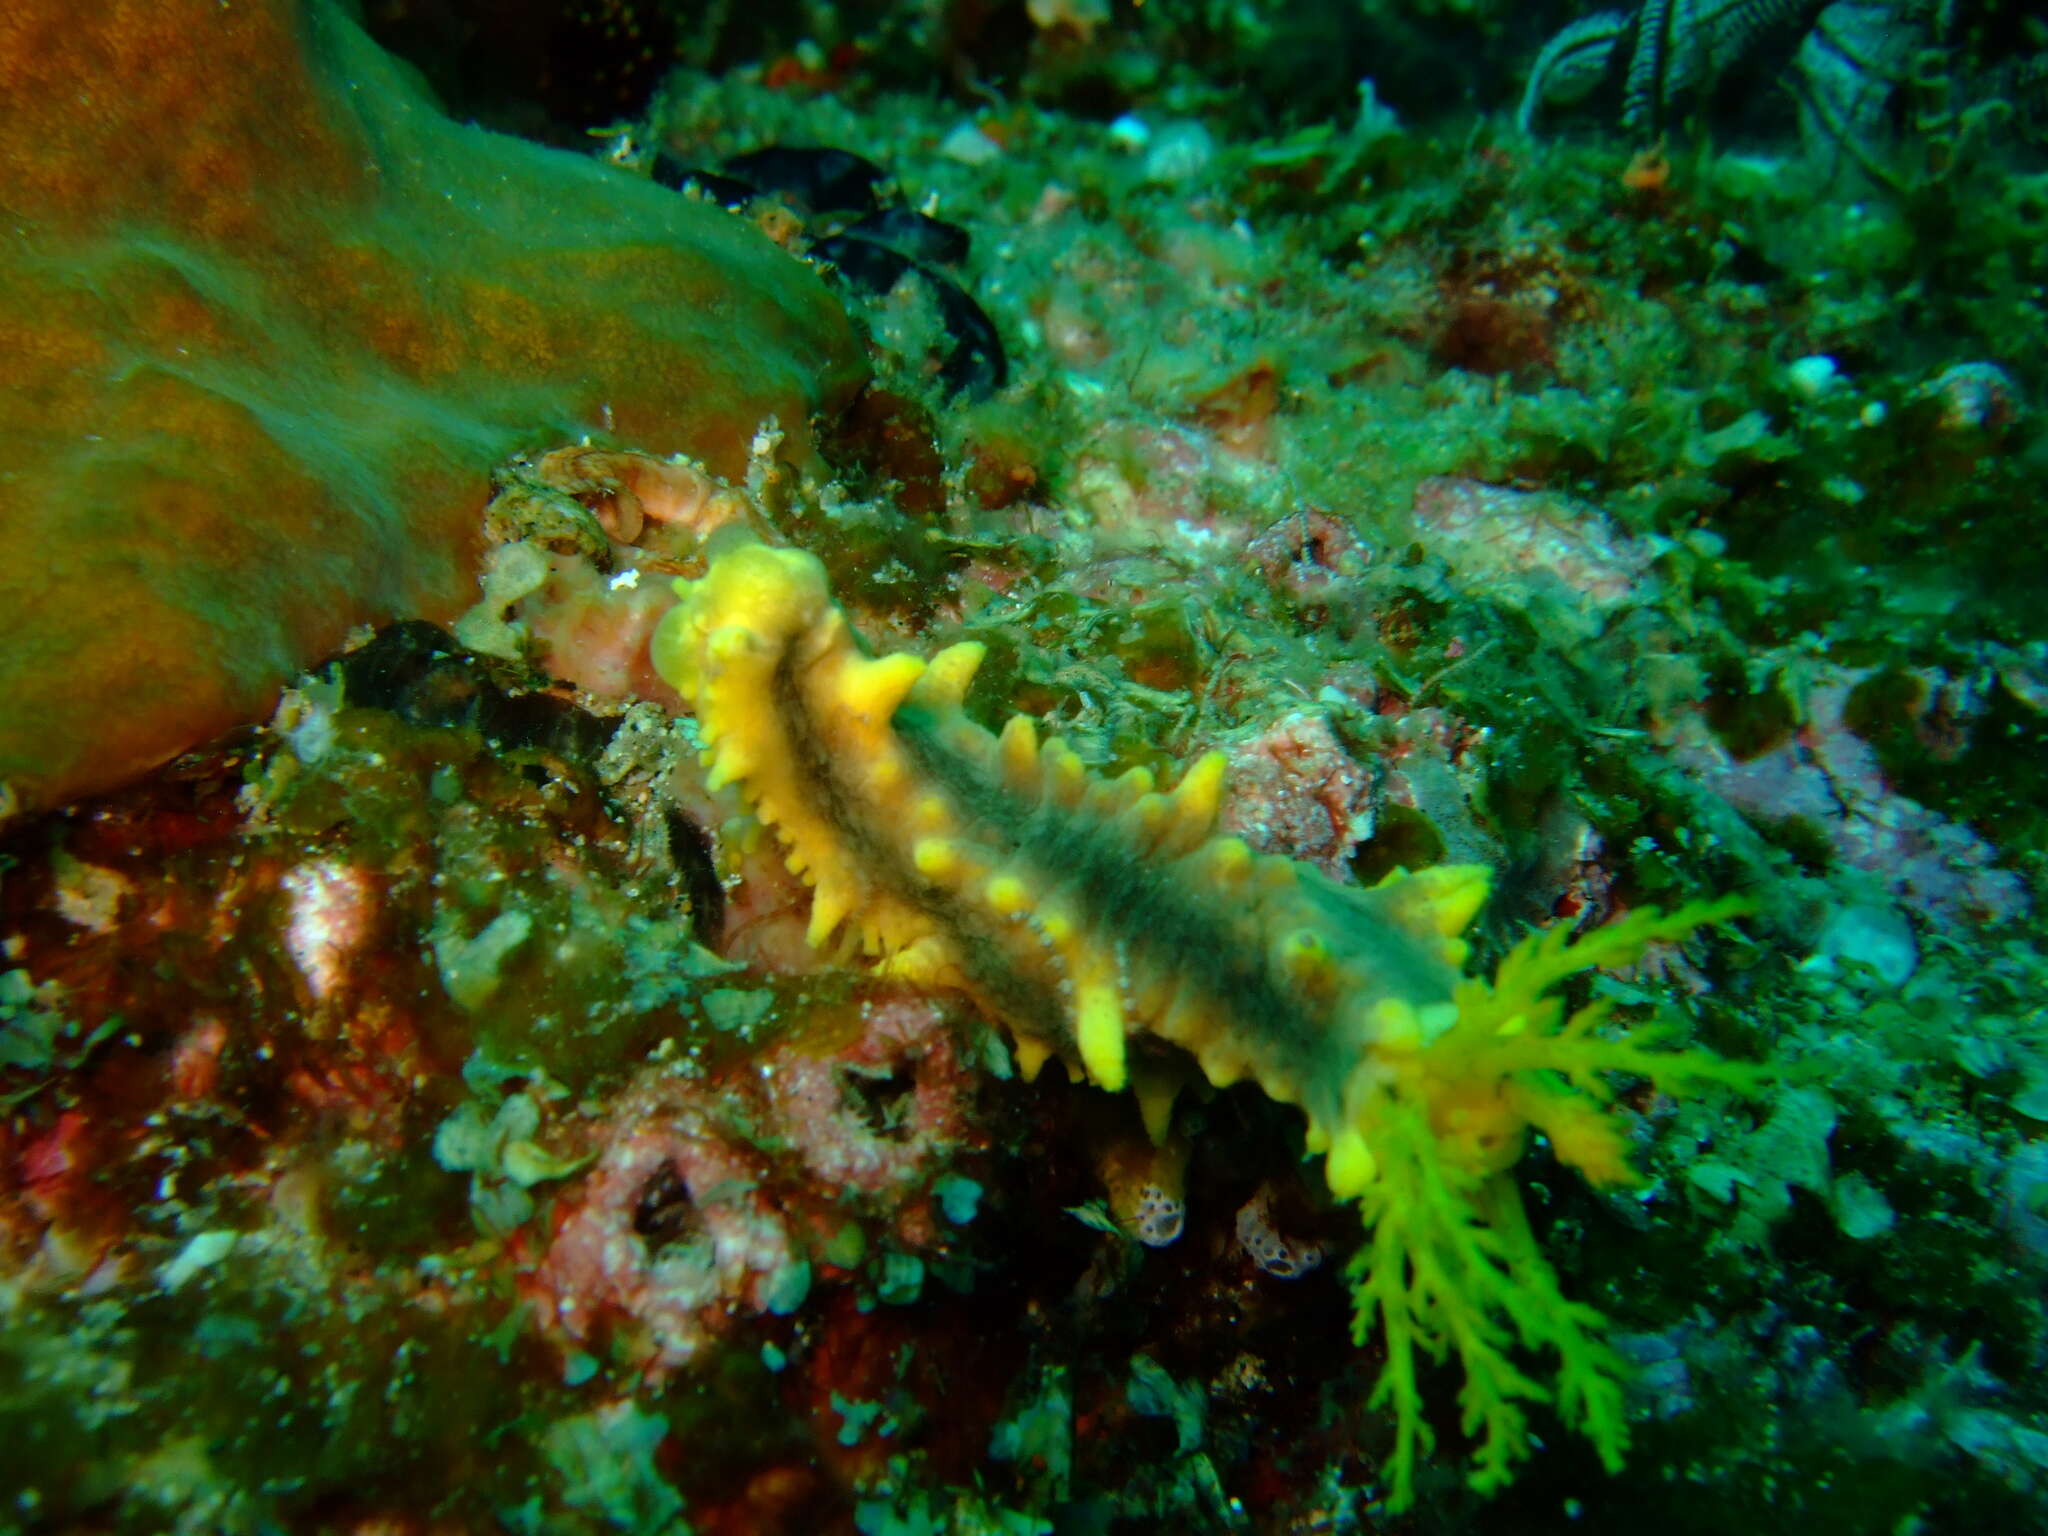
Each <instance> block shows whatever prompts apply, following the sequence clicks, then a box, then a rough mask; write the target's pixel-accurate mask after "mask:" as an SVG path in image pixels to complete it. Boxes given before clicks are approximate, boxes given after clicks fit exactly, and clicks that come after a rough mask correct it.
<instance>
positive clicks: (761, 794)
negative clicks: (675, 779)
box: [653, 544, 1487, 1193]
mask: <svg viewBox="0 0 2048 1536" xmlns="http://www.w3.org/2000/svg"><path fill="white" fill-rule="evenodd" d="M677 592H678V595H679V596H680V597H681V598H682V601H681V602H680V603H679V605H678V606H677V607H676V608H675V609H674V610H673V611H671V613H670V614H669V615H668V616H667V617H666V618H665V619H664V620H663V621H662V624H661V626H660V628H659V629H658V630H657V632H656V635H655V638H654V642H653V650H654V659H655V666H656V668H657V669H658V670H659V671H660V672H661V674H662V675H663V676H664V677H665V678H666V679H667V680H668V681H669V682H670V683H672V684H673V685H674V686H675V687H676V688H677V690H678V691H679V692H680V693H681V694H682V695H683V696H684V697H685V698H686V699H688V700H689V701H690V702H691V704H692V706H693V707H694V708H695V710H696V712H697V716H698V720H699V723H700V727H701V730H702V733H703V740H704V744H705V760H706V762H707V763H709V764H710V766H711V775H710V782H711V784H712V786H713V787H714V788H716V787H719V786H722V785H724V784H728V783H737V784H738V785H739V786H740V788H741V790H742V791H743V792H744V794H745V795H746V797H747V799H748V801H749V802H750V804H751V805H752V806H753V808H754V810H755V811H756V813H757V814H758V815H759V816H760V818H761V820H762V821H763V822H765V823H766V824H767V825H768V826H769V827H771V828H772V829H773V830H774V831H775V833H776V835H777V836H778V837H779V838H780V839H781V841H782V843H783V844H784V846H785V847H786V848H787V850H788V863H789V866H790V868H791V869H792V870H793V871H795V872H796V873H797V874H798V875H799V876H801V877H802V878H803V879H804V880H805V881H806V882H808V883H809V884H810V885H811V886H812V887H813V889H814V897H813V907H812V913H811V921H810V939H811V942H812V943H813V944H816V945H821V946H822V945H825V944H827V943H828V942H830V941H831V940H832V939H833V938H834V936H835V934H838V933H839V932H840V931H841V929H842V925H850V930H851V932H852V933H853V934H854V935H856V936H857V938H858V943H859V947H860V949H861V951H862V952H864V953H865V954H868V955H870V956H875V957H878V959H879V961H880V963H881V966H882V968H883V969H884V970H886V971H887V972H889V973H891V974H894V975H896V976H899V977H902V978H905V979H907V980H911V981H915V982H918V983H920V984H925V985H931V986H942V987H952V988H957V989H959V990H961V991H963V992H965V993H966V994H968V995H969V996H970V997H971V998H973V999H974V1000H975V1002H977V1003H978V1004H979V1005H980V1006H981V1007H982V1009H983V1010H985V1012H986V1013H987V1014H988V1016H989V1017H990V1018H992V1019H994V1020H995V1021H997V1022H998V1023H1000V1024H1001V1025H1003V1026H1004V1027H1005V1028H1006V1029H1007V1030H1008V1031H1009V1032H1010V1035H1011V1037H1012V1039H1013V1040H1014V1042H1015V1048H1016V1052H1017V1057H1018V1061H1019V1064H1020V1066H1021V1068H1022V1070H1023V1071H1024V1073H1025V1074H1026V1075H1027V1076H1035V1075H1036V1073H1037V1072H1038V1070H1039V1068H1040V1067H1041V1066H1042V1065H1043V1064H1044V1062H1045V1061H1046V1060H1047V1059H1048V1058H1049V1057H1051V1056H1058V1057H1059V1058H1060V1059H1061V1060H1062V1061H1063V1062H1065V1063H1066V1064H1067V1065H1068V1066H1069V1068H1070V1069H1077V1070H1078V1071H1080V1072H1081V1073H1084V1074H1085V1075H1086V1076H1087V1077H1088V1078H1089V1079H1090V1080H1092V1081H1093V1082H1095V1083H1097V1084H1099V1085H1100V1086H1102V1087H1104V1088H1106V1089H1110V1090H1117V1089H1121V1088H1124V1087H1126V1086H1128V1087H1130V1088H1132V1089H1133V1090H1134V1091H1135V1092H1136V1093H1137V1094H1138V1096H1139V1099H1140V1102H1141V1104H1142V1105H1143V1107H1144V1109H1145V1112H1146V1120H1147V1124H1148V1125H1149V1126H1150V1127H1151V1128H1152V1129H1153V1131H1154V1132H1155V1134H1156V1135H1163V1134H1164V1130H1165V1127H1166V1124H1167V1120H1168V1116H1169V1114H1170V1107H1171V1103H1172V1098H1173V1095H1174V1093H1175V1091H1176V1090H1177V1089H1178V1088H1179V1087H1180V1086H1181V1084H1182V1083H1183V1082H1184V1081H1185V1080H1186V1074H1185V1069H1184V1067H1182V1066H1181V1065H1180V1064H1179V1063H1180V1058H1178V1057H1176V1055H1175V1054H1174V1053H1173V1052H1170V1051H1168V1050H1166V1049H1164V1046H1165V1045H1171V1046H1175V1047H1179V1048H1181V1050H1183V1051H1185V1052H1186V1053H1187V1055H1188V1056H1191V1057H1192V1058H1193V1059H1194V1061H1195V1062H1196V1063H1197V1064H1199V1066H1200V1068H1201V1070H1202V1072H1203V1073H1204V1074H1205V1075H1206V1076H1207V1077H1208V1079H1209V1081H1210V1082H1212V1083H1214V1084H1216V1085H1218V1086H1223V1085H1227V1084H1230V1083H1234V1082H1237V1081H1239V1080H1240V1079H1242V1078H1245V1077H1251V1078H1253V1079H1255V1080H1256V1081H1257V1082H1258V1084H1259V1085H1260V1086H1261V1087H1262V1088H1263V1089H1264V1090H1265V1091H1266V1093H1268V1094H1269V1095H1271V1096H1272V1097H1273V1098H1274V1099H1276V1100H1280V1101H1282V1102H1285V1103H1290V1104H1297V1105H1299V1106H1300V1107H1301V1109H1302V1111H1303V1112H1304V1114H1305V1115H1306V1116H1307V1119H1308V1145H1309V1147H1310V1148H1311V1150H1314V1151H1327V1152H1329V1154H1330V1166H1329V1173H1330V1179H1331V1184H1332V1187H1333V1188H1335V1189H1337V1190H1339V1192H1343V1193H1348V1192H1351V1191H1352V1190H1354V1189H1355V1188H1356V1187H1357V1186H1358V1185H1359V1184H1360V1182H1361V1181H1362V1180H1364V1179H1365V1178H1368V1177H1369V1176H1370V1157H1369V1154H1368V1153H1367V1152H1366V1149H1365V1146H1364V1144H1363V1142H1362V1140H1361V1139H1360V1138H1359V1136H1358V1135H1357V1133H1356V1132H1355V1130H1354V1129H1353V1128H1352V1127H1353V1125H1354V1122H1355V1115H1354V1114H1353V1113H1352V1112H1351V1111H1352V1109H1353V1108H1354V1107H1355V1106H1350V1105H1348V1104H1347V1098H1348V1097H1353V1096H1355V1089H1356V1088H1357V1086H1358V1085H1359V1084H1360V1081H1361V1068H1363V1067H1365V1066H1366V1065H1367V1064H1368V1063H1369V1062H1370V1060H1371V1058H1372V1056H1373V1054H1374V1052H1375V1050H1376V1049H1381V1048H1388V1047H1391V1048H1394V1049H1400V1048H1402V1047H1404V1046H1405V1047H1411V1048H1412V1047H1414V1046H1418V1045H1421V1044H1423V1043H1425V1042H1426V1041H1427V1039H1428V1038H1429V1037H1430V1036H1431V1035H1432V1034H1434V1033H1435V1032H1437V1031H1439V1030H1441V1029H1442V1028H1443V1027H1445V1026H1446V1025H1447V1024H1448V1023H1449V1022H1450V1020H1451V1019H1452V1018H1453V1017H1454V1016H1455V1005H1454V1004H1453V1001H1452V995H1453V990H1454V988H1455V987H1456V985H1457V982H1458V979H1459V970H1460V967H1461V966H1462V964H1463V962H1464V959H1465V955H1466V945H1465V943H1464V941H1463V940H1462V939H1460V938H1459V937H1458V934H1459V933H1460V932H1461V930H1463V929H1464V927H1465V926H1466V924H1467V923H1468V922H1469V921H1470V919H1471V918H1472V916H1473V914H1474V913H1475V912H1476V911H1477V910H1478V909H1479V906H1480V904H1481V903H1482V901H1483V900H1484V899H1485V896H1486V891H1487V874H1486V871H1485V870H1483V869H1480V868H1477V867H1472V866H1454V867H1443V868H1437V869H1431V870H1425V871H1422V872H1420V873H1415V874H1406V873H1401V874H1396V875H1394V876H1392V877H1391V878H1389V879H1388V880H1386V881H1384V882H1382V883H1381V884H1380V885H1378V886H1376V887H1373V888H1372V889H1369V890H1368V889H1359V888H1354V887H1348V886H1343V885H1339V884H1338V883H1337V882H1336V881H1335V880H1332V879H1330V878H1329V877H1328V876H1325V875H1323V874H1322V873H1320V872H1319V871H1317V870H1315V869H1314V868H1312V867H1310V866H1308V865H1305V864H1299V863H1295V862H1293V861H1291V860H1288V859H1283V858H1278V857H1274V856H1271V855H1260V854H1255V853H1253V852H1252V851H1251V849H1250V848H1248V847H1247V846H1246V845H1245V844H1244V843H1243V842H1242V841H1241V840H1239V839H1237V838H1234V837H1216V836H1212V835H1211V832H1212V828H1213V826H1214V824H1215V820H1216V814H1217V807H1218V803H1219V799H1220V796H1221V791H1222V778H1223V759H1222V757H1221V756H1220V755H1219V754H1210V755H1208V756H1206V757H1203V758H1200V759H1198V760H1197V761H1196V762H1195V763H1194V764H1193V765H1192V766H1191V767H1190V768H1189V769H1188V770H1187V771H1186V773H1185V774H1183V775H1182V777H1181V780H1180V782H1179V785H1178V786H1177V787H1176V788H1175V789H1174V790H1173V791H1172V792H1171V793H1170V794H1169V793H1161V792H1160V791H1159V790H1157V789H1155V788H1154V786H1153V781H1152V777H1151V775H1150V774H1149V773H1147V772H1146V771H1144V770H1142V769H1133V770H1132V771H1130V772H1129V773H1126V774H1124V775H1123V776H1122V777H1121V778H1118V779H1115V780H1104V779H1100V778H1096V777H1094V776H1093V775H1091V774H1090V773H1089V772H1088V771H1087V770H1086V769H1085V768H1084V767H1083V765H1082V763H1081V760H1080V759H1079V758H1078V757H1077V756H1076V755H1075V754H1074V752H1073V751H1072V750H1071V749H1070V748H1069V747H1068V746H1067V745H1066V744H1065V743H1064V742H1062V741H1060V740H1059V739H1058V738H1051V739H1048V740H1046V741H1044V742H1041V741H1040V740H1039V738H1038V733H1037V730H1036V728H1035V727H1034V725H1033V724H1032V722H1031V721H1030V720H1029V719H1027V718H1024V717H1022V716H1018V717H1014V718H1012V719H1011V720H1010V722H1009V723H1008V725H1006V726H1005V727H1004V728H1003V731H1002V733H1001V735H1000V736H998V735H995V734H992V733H990V732H989V731H987V730H985V729H984V728H983V727H981V726H979V725H977V724H976V723H975V722H974V721H973V720H971V719H970V718H968V716H967V715H966V713H965V712H964V711H963V710H962V707H961V703H962V698H963V696H964V694H965V692H966V690H967V687H968V684H969V682H970V681H971V680H972V678H973V676H974V671H975V668H976V667H977V665H978V664H979V663H980V661H981V658H982V647H981V646H979V645H977V644H973V643H966V644H960V645H955V646H952V647H950V648H948V649H946V650H943V651H941V652H939V653H938V654H937V655H936V656H934V657H932V658H931V659H930V660H929V661H926V660H924V659H921V658H919V657H916V656H912V655H907V654H897V655H890V656H880V657H870V656H868V655H865V654H864V653H863V651H862V649H861V647H860V646H859V645H858V643H857V642H856V640H855V637H854V635H853V632H852V630H851V628H850V626H849V625H848V624H847V622H846V619H845V616H844V615H843V614H842V613H841V612H840V611H839V609H838V608H837V607H836V606H835V605H834V604H833V602H832V600H831V597H830V594H829V592H828V591H827V588H826V583H825V574H824V569H823V567H822V566H821V565H820V564H819V562H818V561H817V560H816V559H815V558H814V557H812V556H810V555H808V554H805V553H803V552H801V551H798V550H789V549H771V548H768V547H767V546H765V545H760V544H743V545H741V546H739V547H737V548H734V549H730V550H728V551H727V552H725V553H723V554H721V555H720V556H719V557H718V558H717V559H715V560H714V561H713V562H712V564H711V566H710V569H709V571H708V572H707V574H706V575H705V576H704V578H703V579H702V580H701V581H697V582H679V583H677Z"/></svg>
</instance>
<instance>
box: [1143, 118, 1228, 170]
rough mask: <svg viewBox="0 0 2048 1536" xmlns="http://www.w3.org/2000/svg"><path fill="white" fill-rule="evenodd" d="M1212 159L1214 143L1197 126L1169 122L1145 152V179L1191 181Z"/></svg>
mask: <svg viewBox="0 0 2048 1536" xmlns="http://www.w3.org/2000/svg"><path fill="white" fill-rule="evenodd" d="M1215 157H1216V140H1215V139H1214V138H1213V137H1211V136H1210V133H1209V130H1208V129H1206V128H1204V127H1203V126H1202V125H1201V124H1200V123H1169V124H1168V125H1167V126H1166V127H1164V128H1162V129H1160V130H1159V133H1158V134H1157V136H1156V137H1154V139H1153V140H1152V147H1151V148H1150V149H1149V150H1147V151H1146V152H1145V179H1146V180H1147V181H1152V182H1163V183H1172V182H1182V181H1192V180H1193V179H1194V178H1195V177H1197V176H1199V175H1201V174H1202V172H1204V171H1206V170H1207V169H1208V168H1209V162H1210V161H1211V160H1213V159H1215Z"/></svg>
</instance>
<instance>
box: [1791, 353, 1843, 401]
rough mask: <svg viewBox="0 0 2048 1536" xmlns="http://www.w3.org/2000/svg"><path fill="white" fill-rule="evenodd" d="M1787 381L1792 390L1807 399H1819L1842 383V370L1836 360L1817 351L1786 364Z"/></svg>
mask: <svg viewBox="0 0 2048 1536" xmlns="http://www.w3.org/2000/svg"><path fill="white" fill-rule="evenodd" d="M1785 382H1786V383H1787V384H1789V385H1790V386H1791V387H1792V392H1793V393H1794V394H1795V395H1798V396H1800V397H1801V398H1803V399H1807V400H1818V399H1820V397H1821V396H1823V395H1827V394H1832V393H1833V392H1834V391H1835V390H1836V389H1838V388H1840V387H1841V384H1842V371H1841V369H1839V368H1837V367H1836V366H1835V360H1834V359H1833V358H1832V357H1829V356H1827V355H1826V354H1824V353H1819V352H1816V353H1814V354H1812V355H1811V356H1809V357H1802V358H1798V359H1796V360H1795V361H1793V362H1791V363H1788V364H1786V366H1785Z"/></svg>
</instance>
